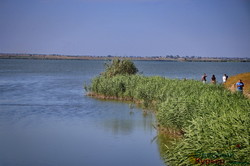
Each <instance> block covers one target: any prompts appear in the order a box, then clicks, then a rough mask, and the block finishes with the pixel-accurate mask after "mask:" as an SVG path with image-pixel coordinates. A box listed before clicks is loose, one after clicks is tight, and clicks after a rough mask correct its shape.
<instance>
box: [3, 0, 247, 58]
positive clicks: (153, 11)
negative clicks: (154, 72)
mask: <svg viewBox="0 0 250 166" xmlns="http://www.w3.org/2000/svg"><path fill="white" fill-rule="evenodd" d="M0 53H37V54H63V55H94V56H106V55H114V56H166V55H180V56H202V57H204V56H205V57H215V56H216V57H250V1H249V0H0Z"/></svg>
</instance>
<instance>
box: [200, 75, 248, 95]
mask: <svg viewBox="0 0 250 166" xmlns="http://www.w3.org/2000/svg"><path fill="white" fill-rule="evenodd" d="M227 79H228V75H226V74H224V75H223V76H222V82H223V83H226V82H227ZM201 81H202V82H203V83H204V84H205V83H206V82H207V75H206V73H204V74H203V76H202V77H201ZM211 83H213V84H216V77H215V75H212V77H211ZM235 85H236V90H237V91H239V92H243V87H244V83H243V82H242V80H239V81H238V82H237V83H236V84H235Z"/></svg>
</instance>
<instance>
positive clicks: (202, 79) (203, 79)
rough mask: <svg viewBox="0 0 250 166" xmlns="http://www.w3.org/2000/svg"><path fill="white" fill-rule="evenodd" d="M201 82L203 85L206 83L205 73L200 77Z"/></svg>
mask: <svg viewBox="0 0 250 166" xmlns="http://www.w3.org/2000/svg"><path fill="white" fill-rule="evenodd" d="M201 81H202V82H203V83H204V84H205V83H206V81H207V75H206V73H204V74H203V76H202V77H201Z"/></svg>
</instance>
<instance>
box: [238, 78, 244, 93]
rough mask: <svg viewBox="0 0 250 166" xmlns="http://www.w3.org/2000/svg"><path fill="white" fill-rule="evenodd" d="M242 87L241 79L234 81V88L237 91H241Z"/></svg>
mask: <svg viewBox="0 0 250 166" xmlns="http://www.w3.org/2000/svg"><path fill="white" fill-rule="evenodd" d="M243 87H244V83H243V82H242V80H239V81H238V82H237V83H236V90H237V91H238V92H241V93H242V92H243Z"/></svg>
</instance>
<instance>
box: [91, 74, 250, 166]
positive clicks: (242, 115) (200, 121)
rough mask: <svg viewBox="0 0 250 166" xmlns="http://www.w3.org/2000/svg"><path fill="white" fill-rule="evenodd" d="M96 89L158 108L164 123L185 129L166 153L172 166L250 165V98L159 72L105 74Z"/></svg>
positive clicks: (93, 86)
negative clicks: (172, 77) (159, 73)
mask: <svg viewBox="0 0 250 166" xmlns="http://www.w3.org/2000/svg"><path fill="white" fill-rule="evenodd" d="M88 89H89V90H90V91H91V93H95V94H99V95H104V96H113V97H115V98H129V99H131V100H134V101H140V103H142V104H143V105H144V106H145V107H153V108H154V110H155V112H156V116H157V120H158V123H159V124H160V125H161V126H163V127H166V128H171V129H176V130H181V131H182V133H183V137H182V138H181V139H177V140H175V141H172V143H171V145H170V146H169V145H166V146H167V147H168V150H167V152H166V153H165V154H164V155H163V156H164V159H165V161H166V162H167V163H168V164H169V165H171V166H176V165H183V166H184V165H250V146H249V142H250V100H249V99H246V98H245V97H244V96H243V95H241V94H238V93H231V92H230V91H228V90H226V89H225V88H224V87H223V86H221V85H212V84H203V83H201V82H200V81H195V80H177V79H168V78H163V77H159V76H154V77H146V76H141V75H116V76H113V77H106V76H99V77H96V78H94V79H93V80H92V84H91V85H90V86H89V87H88Z"/></svg>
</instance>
